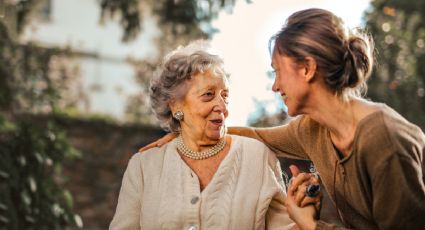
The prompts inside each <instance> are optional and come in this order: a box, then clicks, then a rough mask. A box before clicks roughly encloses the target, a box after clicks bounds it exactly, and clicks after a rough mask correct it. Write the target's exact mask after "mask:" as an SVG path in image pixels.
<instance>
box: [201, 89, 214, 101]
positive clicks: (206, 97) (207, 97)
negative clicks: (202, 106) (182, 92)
mask: <svg viewBox="0 0 425 230" xmlns="http://www.w3.org/2000/svg"><path fill="white" fill-rule="evenodd" d="M201 98H202V100H203V101H210V100H212V99H213V98H214V92H213V91H207V92H205V93H204V94H202V95H201Z"/></svg>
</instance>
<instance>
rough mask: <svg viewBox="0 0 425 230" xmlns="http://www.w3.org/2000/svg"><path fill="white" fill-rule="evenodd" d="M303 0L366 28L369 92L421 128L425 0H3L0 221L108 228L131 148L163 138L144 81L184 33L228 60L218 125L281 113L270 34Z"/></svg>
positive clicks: (275, 118)
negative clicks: (371, 53)
mask: <svg viewBox="0 0 425 230" xmlns="http://www.w3.org/2000/svg"><path fill="white" fill-rule="evenodd" d="M311 7H319V8H324V9H328V10H330V11H332V12H334V13H335V14H337V15H338V16H340V17H341V18H343V20H345V21H346V23H347V25H348V26H349V27H351V28H352V27H357V26H361V27H366V28H367V29H368V30H369V31H370V32H371V33H372V35H373V37H374V40H375V44H376V59H377V63H378V64H377V67H376V68H375V70H374V72H373V76H372V77H371V79H370V81H369V90H368V94H367V95H366V97H367V98H370V99H372V100H374V101H379V102H384V103H387V104H388V105H390V106H391V107H393V108H394V109H396V110H397V111H398V112H399V113H401V114H402V115H403V116H404V117H406V118H407V119H408V120H410V121H411V122H413V123H415V124H417V125H418V126H420V127H421V128H422V130H425V14H424V13H423V12H425V1H414V0H387V1H384V0H358V1H348V0H338V1H336V0H297V1H295V0H0V154H1V155H0V229H81V228H82V229H105V228H107V227H108V224H109V222H110V220H111V218H112V215H113V214H114V211H115V206H116V202H117V197H118V192H119V187H120V185H121V178H122V175H123V172H124V170H125V167H126V165H127V162H128V159H129V158H130V156H131V155H132V154H134V153H135V152H137V149H138V148H140V147H142V146H143V145H145V144H147V143H150V142H152V141H153V140H156V139H157V138H159V137H161V136H162V135H164V132H163V131H162V130H161V129H160V128H159V126H158V124H157V122H156V120H155V118H154V117H153V114H152V112H151V110H150V108H149V101H148V96H147V93H148V84H149V79H150V77H151V76H152V75H153V74H154V72H155V70H156V67H157V66H158V63H159V62H160V61H161V57H162V56H163V55H164V54H165V53H167V52H169V51H171V50H172V49H174V48H176V47H177V46H179V45H185V44H187V43H188V42H189V41H192V40H195V39H208V40H210V41H211V43H212V46H213V48H214V49H215V52H216V53H218V54H219V55H221V56H222V57H223V58H224V61H225V63H226V68H227V70H228V72H229V73H230V74H231V76H230V78H231V82H230V92H231V99H230V115H229V118H228V120H227V125H229V126H232V125H233V126H235V125H238V126H239V125H249V126H273V125H279V124H284V123H285V122H287V121H288V120H289V119H291V118H290V117H288V116H287V114H286V112H285V111H286V107H285V105H284V104H283V103H282V100H280V96H279V95H275V94H274V93H272V92H271V85H272V83H273V79H272V75H271V72H270V70H271V69H270V55H269V51H268V40H269V38H270V37H271V36H272V35H273V34H274V33H276V32H277V31H278V30H279V29H280V27H281V26H282V25H283V24H284V22H285V19H286V18H287V17H288V16H289V15H290V14H291V13H293V12H295V11H297V10H301V9H306V8H311ZM281 163H282V166H283V167H282V168H283V169H284V170H286V169H287V166H288V164H290V163H296V164H298V165H300V166H301V167H302V168H303V169H304V170H307V171H309V170H310V171H314V167H313V166H312V165H310V163H309V162H299V161H289V160H287V159H282V160H281ZM284 176H285V177H289V176H290V175H289V174H288V173H287V172H284ZM324 211H325V213H324V215H322V217H323V218H328V219H329V220H331V221H333V222H338V220H337V219H336V218H335V216H334V213H333V210H332V208H331V207H329V208H328V207H325V209H324Z"/></svg>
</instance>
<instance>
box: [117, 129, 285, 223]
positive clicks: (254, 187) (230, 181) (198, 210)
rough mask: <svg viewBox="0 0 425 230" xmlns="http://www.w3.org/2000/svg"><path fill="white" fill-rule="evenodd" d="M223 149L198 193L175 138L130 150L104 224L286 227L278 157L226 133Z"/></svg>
mask: <svg viewBox="0 0 425 230" xmlns="http://www.w3.org/2000/svg"><path fill="white" fill-rule="evenodd" d="M231 138H232V145H231V147H230V150H229V153H228V154H227V156H226V157H225V158H224V159H223V161H222V162H221V164H220V166H219V168H218V170H217V172H216V173H215V174H214V177H213V178H212V180H211V182H210V183H209V184H208V185H207V187H206V188H205V189H204V190H203V191H202V192H201V191H200V185H199V180H198V177H197V176H196V174H195V173H194V172H193V171H192V170H191V169H190V168H189V167H188V166H187V165H186V163H185V162H184V161H183V160H182V159H181V157H180V155H179V154H178V153H177V150H176V141H175V140H173V141H171V142H170V143H168V144H166V145H164V146H162V147H161V148H153V149H150V150H148V151H146V152H144V153H142V154H141V153H136V154H135V155H134V156H133V157H132V158H131V160H130V162H129V163H128V167H127V170H126V171H125V173H124V177H123V181H122V186H121V190H120V195H119V199H118V205H117V209H116V213H115V216H114V218H113V220H112V222H111V225H110V229H114V230H115V229H191V230H195V229H289V228H290V227H292V225H293V222H292V221H291V220H290V219H289V216H288V213H287V211H286V208H285V206H284V201H285V198H286V193H285V190H284V185H283V180H282V175H281V170H280V166H279V162H278V160H277V159H276V157H275V155H274V154H273V153H272V152H271V151H270V150H269V149H268V148H267V147H266V146H265V145H264V144H262V143H261V142H259V141H257V140H254V139H249V138H246V137H240V136H233V135H232V136H231Z"/></svg>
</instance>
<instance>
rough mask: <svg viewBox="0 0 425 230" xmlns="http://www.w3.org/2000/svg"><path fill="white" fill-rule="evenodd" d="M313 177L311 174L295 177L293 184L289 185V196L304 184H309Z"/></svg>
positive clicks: (301, 174)
mask: <svg viewBox="0 0 425 230" xmlns="http://www.w3.org/2000/svg"><path fill="white" fill-rule="evenodd" d="M311 177H312V175H311V174H310V173H299V174H298V175H297V176H296V177H293V178H292V182H291V183H290V184H289V188H288V194H289V193H291V194H294V193H295V192H296V191H297V189H298V187H299V186H301V184H303V183H304V182H309V180H310V178H311ZM304 191H305V190H304Z"/></svg>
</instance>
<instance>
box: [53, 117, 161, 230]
mask: <svg viewBox="0 0 425 230" xmlns="http://www.w3.org/2000/svg"><path fill="white" fill-rule="evenodd" d="M58 122H59V124H60V125H61V126H62V127H63V128H64V129H65V130H66V131H67V136H68V138H69V140H70V142H71V144H72V145H73V146H74V147H75V148H77V149H78V150H79V151H80V152H81V153H82V156H81V158H80V159H77V160H74V161H72V162H67V163H66V164H65V165H64V171H63V172H64V175H65V178H64V179H63V183H64V186H65V188H66V189H68V190H69V191H70V192H71V193H72V195H73V199H74V211H75V212H76V213H77V214H79V215H80V216H81V218H82V220H83V224H84V229H107V228H108V225H109V222H110V221H111V219H112V216H113V214H114V212H115V208H116V204H117V198H118V193H119V189H120V186H121V179H122V176H123V173H124V170H125V168H126V166H127V163H128V160H129V159H130V157H131V156H132V155H133V154H134V153H136V152H137V150H138V149H139V148H140V147H141V146H144V145H146V144H148V143H151V142H152V141H153V140H156V139H158V138H159V137H161V136H163V135H164V132H163V131H162V130H161V129H160V128H158V127H152V126H143V125H133V126H126V125H117V124H113V123H108V122H105V121H85V120H78V119H59V121H58Z"/></svg>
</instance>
